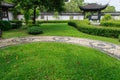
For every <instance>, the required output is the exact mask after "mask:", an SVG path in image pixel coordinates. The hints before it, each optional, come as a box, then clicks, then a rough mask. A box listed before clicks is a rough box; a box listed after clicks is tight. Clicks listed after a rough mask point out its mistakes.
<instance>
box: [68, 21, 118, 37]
mask: <svg viewBox="0 0 120 80" xmlns="http://www.w3.org/2000/svg"><path fill="white" fill-rule="evenodd" d="M68 24H69V25H71V26H74V27H76V28H77V29H78V30H80V31H81V32H84V33H88V34H92V35H99V36H105V37H111V38H113V37H114V38H118V36H119V34H120V29H119V28H106V27H96V26H92V25H88V24H87V23H86V22H84V21H70V22H68Z"/></svg>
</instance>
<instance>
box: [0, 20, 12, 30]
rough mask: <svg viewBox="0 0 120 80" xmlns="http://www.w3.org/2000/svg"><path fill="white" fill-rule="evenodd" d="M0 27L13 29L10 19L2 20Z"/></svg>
mask: <svg viewBox="0 0 120 80" xmlns="http://www.w3.org/2000/svg"><path fill="white" fill-rule="evenodd" d="M0 29H2V30H4V31H7V30H10V29H12V25H11V24H10V22H9V21H0Z"/></svg>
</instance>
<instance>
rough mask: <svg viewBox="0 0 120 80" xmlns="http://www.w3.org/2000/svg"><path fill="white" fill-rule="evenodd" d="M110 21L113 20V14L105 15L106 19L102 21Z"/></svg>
mask: <svg viewBox="0 0 120 80" xmlns="http://www.w3.org/2000/svg"><path fill="white" fill-rule="evenodd" d="M108 20H112V16H111V14H105V15H104V17H103V18H102V21H108Z"/></svg>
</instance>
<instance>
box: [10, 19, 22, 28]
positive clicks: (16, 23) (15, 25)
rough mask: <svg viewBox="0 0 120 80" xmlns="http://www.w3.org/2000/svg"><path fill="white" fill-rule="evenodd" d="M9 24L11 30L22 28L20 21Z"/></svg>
mask: <svg viewBox="0 0 120 80" xmlns="http://www.w3.org/2000/svg"><path fill="white" fill-rule="evenodd" d="M10 23H11V25H12V28H13V29H17V28H20V27H22V21H10Z"/></svg>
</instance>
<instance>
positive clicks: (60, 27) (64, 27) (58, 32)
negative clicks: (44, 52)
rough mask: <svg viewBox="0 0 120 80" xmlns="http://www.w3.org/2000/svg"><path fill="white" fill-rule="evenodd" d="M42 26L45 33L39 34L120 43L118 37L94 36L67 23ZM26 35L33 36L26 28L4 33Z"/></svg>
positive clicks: (11, 35) (4, 34)
mask: <svg viewBox="0 0 120 80" xmlns="http://www.w3.org/2000/svg"><path fill="white" fill-rule="evenodd" d="M40 28H41V30H42V31H43V32H44V33H43V34H40V35H37V36H71V37H80V38H89V39H96V40H102V41H106V42H112V43H115V44H119V41H118V39H116V38H107V37H101V36H94V35H89V34H86V33H82V32H80V31H78V30H77V29H76V28H74V27H72V26H69V25H68V24H67V23H49V24H48V23H47V24H41V26H40ZM25 36H32V35H29V34H28V33H27V30H26V28H25V29H24V28H20V29H14V30H10V31H5V32H4V33H3V38H13V37H25Z"/></svg>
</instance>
